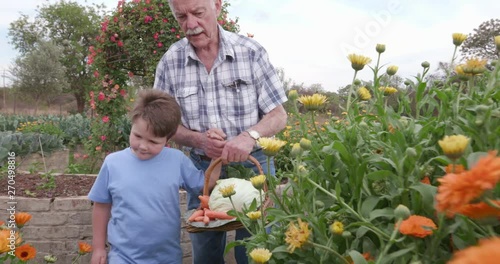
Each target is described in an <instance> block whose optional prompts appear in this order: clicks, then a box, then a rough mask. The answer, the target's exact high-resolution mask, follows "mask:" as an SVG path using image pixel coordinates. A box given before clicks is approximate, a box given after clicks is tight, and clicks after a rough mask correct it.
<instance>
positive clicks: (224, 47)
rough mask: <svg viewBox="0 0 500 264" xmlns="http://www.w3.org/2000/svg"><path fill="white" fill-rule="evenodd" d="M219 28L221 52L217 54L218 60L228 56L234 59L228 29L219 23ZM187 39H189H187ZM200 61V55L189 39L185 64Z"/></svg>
mask: <svg viewBox="0 0 500 264" xmlns="http://www.w3.org/2000/svg"><path fill="white" fill-rule="evenodd" d="M217 29H218V30H219V52H218V55H217V58H218V60H220V61H223V60H224V59H225V58H226V57H230V58H231V59H234V53H235V52H234V49H233V47H232V45H230V44H229V40H228V37H229V36H227V31H225V30H224V29H223V28H222V27H221V26H220V25H217ZM186 40H187V39H186ZM191 60H194V61H200V59H199V58H198V55H196V52H195V50H194V47H193V46H192V45H191V44H190V43H189V41H187V45H186V60H185V61H186V62H185V64H184V66H187V64H188V63H189V62H190V61H191Z"/></svg>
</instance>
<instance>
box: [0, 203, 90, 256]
mask: <svg viewBox="0 0 500 264" xmlns="http://www.w3.org/2000/svg"><path fill="white" fill-rule="evenodd" d="M31 218H32V215H31V214H29V213H26V212H19V213H14V214H12V215H11V217H10V218H9V220H8V221H7V222H3V221H0V264H3V263H6V261H8V260H9V261H10V262H7V263H11V264H15V263H28V262H29V261H31V260H34V259H35V257H36V254H37V250H36V248H35V247H34V246H33V245H32V244H29V243H26V241H24V239H23V234H22V232H21V230H22V228H23V227H24V226H25V225H26V224H27V223H28V222H29V221H30V220H31ZM78 248H79V249H78V255H77V256H76V257H75V258H74V259H73V262H72V264H75V263H78V262H77V261H78V260H79V259H80V257H81V256H83V255H85V254H87V253H90V252H91V251H92V247H91V246H90V245H89V244H87V243H85V242H83V241H80V242H78ZM43 260H44V263H55V262H56V261H57V257H56V256H53V255H46V256H45V257H44V258H43Z"/></svg>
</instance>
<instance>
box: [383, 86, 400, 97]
mask: <svg viewBox="0 0 500 264" xmlns="http://www.w3.org/2000/svg"><path fill="white" fill-rule="evenodd" d="M378 90H379V91H381V92H383V93H384V95H391V94H394V93H397V92H398V89H396V88H394V87H390V86H382V87H380V88H378Z"/></svg>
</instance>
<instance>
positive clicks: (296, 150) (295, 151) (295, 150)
mask: <svg viewBox="0 0 500 264" xmlns="http://www.w3.org/2000/svg"><path fill="white" fill-rule="evenodd" d="M290 155H291V156H292V157H300V155H302V148H301V147H300V144H299V143H294V144H293V145H292V150H291V151H290Z"/></svg>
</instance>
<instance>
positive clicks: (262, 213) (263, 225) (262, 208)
mask: <svg viewBox="0 0 500 264" xmlns="http://www.w3.org/2000/svg"><path fill="white" fill-rule="evenodd" d="M259 198H260V219H261V221H262V231H263V232H264V237H267V232H266V219H265V216H264V203H263V201H262V189H259Z"/></svg>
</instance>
